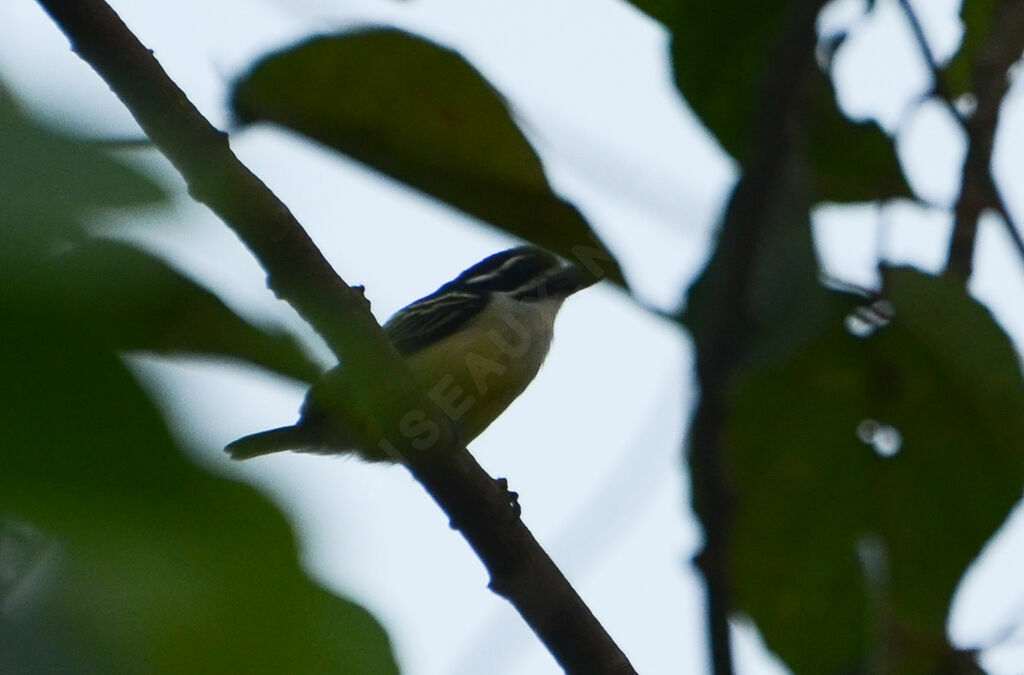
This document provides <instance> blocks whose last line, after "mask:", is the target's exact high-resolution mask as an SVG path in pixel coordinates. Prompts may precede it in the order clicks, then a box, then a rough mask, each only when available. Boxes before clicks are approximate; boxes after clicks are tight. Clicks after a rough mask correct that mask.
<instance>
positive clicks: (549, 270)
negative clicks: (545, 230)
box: [441, 246, 596, 302]
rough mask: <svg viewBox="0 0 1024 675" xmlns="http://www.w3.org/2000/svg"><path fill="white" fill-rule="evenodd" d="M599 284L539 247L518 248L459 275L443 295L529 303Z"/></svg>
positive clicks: (559, 297) (563, 295) (500, 254)
mask: <svg viewBox="0 0 1024 675" xmlns="http://www.w3.org/2000/svg"><path fill="white" fill-rule="evenodd" d="M595 281H596V279H594V278H593V277H591V276H588V275H587V274H586V272H584V271H583V270H582V269H581V268H579V267H577V266H576V265H572V264H569V263H565V262H562V260H561V259H559V258H558V257H557V256H555V255H554V254H552V253H549V252H548V251H545V250H544V249H542V248H539V247H537V246H518V247H516V248H511V249H509V250H507V251H502V252H500V253H495V254H494V255H492V256H489V257H487V258H484V259H483V260H481V261H480V262H478V263H477V264H476V265H473V266H472V267H470V268H469V269H468V270H466V271H465V272H463V273H462V274H460V275H459V276H458V277H457V278H456V279H455V280H453V281H450V282H448V283H447V284H445V285H444V287H442V289H441V290H442V291H447V292H452V291H457V292H464V293H472V294H475V295H479V296H487V295H491V294H495V293H501V294H505V295H509V296H511V297H512V298H514V299H516V300H522V301H525V302H530V301H534V300H544V299H547V298H553V299H563V300H564V299H565V298H567V297H569V296H570V295H572V294H573V293H575V292H576V291H579V290H582V289H584V288H586V287H587V286H590V285H591V284H593V283H594V282H595Z"/></svg>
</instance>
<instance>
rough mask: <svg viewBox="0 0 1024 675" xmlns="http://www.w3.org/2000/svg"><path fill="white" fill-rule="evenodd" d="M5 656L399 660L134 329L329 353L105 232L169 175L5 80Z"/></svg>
mask: <svg viewBox="0 0 1024 675" xmlns="http://www.w3.org/2000/svg"><path fill="white" fill-rule="evenodd" d="M0 143H2V144H3V145H4V147H5V148H9V149H11V151H10V152H9V153H8V154H7V156H6V161H5V162H4V163H3V165H0V190H2V191H3V199H2V200H0V256H2V258H3V261H2V264H0V312H2V313H3V316H4V327H5V330H4V344H3V349H0V372H3V374H4V384H5V386H4V393H3V400H2V402H0V429H2V430H3V432H2V433H3V436H2V442H0V466H3V470H2V471H0V572H2V574H0V610H3V612H2V614H0V616H2V617H3V623H0V632H2V633H3V634H4V636H5V637H4V642H5V646H4V647H3V648H0V670H2V671H4V672H40V673H41V672H117V673H121V672H136V673H138V672H147V673H182V672H196V673H226V672H297V671H301V672H338V668H339V667H340V665H342V664H344V666H345V668H347V669H348V670H347V672H357V673H391V672H396V670H397V668H396V666H395V662H394V659H393V657H392V656H391V653H390V647H389V645H388V640H387V637H386V636H385V635H384V633H383V631H382V630H381V628H380V626H379V625H378V624H377V623H376V622H375V621H374V620H373V619H372V617H370V616H369V615H368V614H367V612H366V611H365V610H363V609H361V608H360V607H358V606H356V605H354V604H352V603H350V602H347V601H345V600H343V599H341V598H338V597H336V596H334V595H332V594H331V593H328V592H326V591H325V590H324V589H322V588H320V587H318V586H317V585H316V584H314V583H313V582H311V581H310V580H309V579H308V578H307V577H306V575H305V574H304V573H303V572H302V570H300V569H299V566H298V561H297V558H296V549H295V543H294V538H293V535H292V533H291V531H290V529H289V527H288V525H287V524H286V523H285V521H284V519H283V517H282V516H281V514H280V513H278V511H277V510H276V509H275V508H274V507H272V506H271V505H270V504H269V503H268V502H267V501H266V500H265V499H264V498H262V497H260V496H259V495H257V494H256V493H255V492H254V491H253V490H252V489H250V488H247V487H243V486H242V485H239V484H236V483H232V482H230V481H227V480H225V479H223V478H216V477H214V476H212V475H210V474H209V473H207V472H206V471H204V470H201V469H200V468H198V467H197V466H195V465H194V464H193V463H192V462H191V461H189V460H188V459H187V458H186V457H185V456H184V455H183V453H182V451H181V449H180V448H178V447H177V445H176V443H175V441H174V439H173V438H172V437H171V435H170V433H169V432H168V429H167V427H166V424H165V423H164V421H163V420H162V419H161V417H160V415H159V413H158V412H157V410H156V408H155V406H154V405H153V403H152V401H151V400H150V399H149V396H148V395H147V393H146V392H145V391H144V390H143V389H142V388H141V387H140V386H139V384H138V383H137V382H136V381H135V380H134V378H133V377H132V375H131V373H130V371H129V370H128V369H127V368H126V366H125V364H124V363H123V362H122V361H121V359H120V358H118V356H117V353H116V352H117V351H119V350H122V349H135V350H150V351H157V352H163V353H168V352H171V353H193V354H219V355H222V356H223V355H230V356H233V357H236V358H240V359H244V360H247V361H249V362H251V363H257V364H261V365H263V366H265V367H267V368H269V369H272V370H277V371H279V372H282V373H284V374H287V375H291V376H294V377H307V378H308V377H312V376H314V375H315V372H316V371H315V367H314V366H313V365H312V364H311V363H310V362H309V360H308V359H307V357H306V356H305V355H304V354H303V353H302V352H301V351H299V349H298V348H297V346H296V344H295V343H294V342H292V341H291V340H290V339H285V338H282V337H281V336H280V335H279V334H275V333H270V332H266V331H264V330H262V329H259V328H257V327H255V326H252V325H250V324H248V323H246V322H245V321H243V320H242V319H240V318H239V317H237V316H235V315H234V314H233V313H231V311H230V310H229V309H228V308H227V307H226V306H225V305H224V304H223V303H221V302H220V301H219V300H218V299H216V298H215V297H214V296H213V295H212V294H210V293H209V291H206V290H205V289H202V288H201V287H199V286H198V285H197V284H195V283H194V282H192V281H190V280H188V279H186V278H184V277H183V276H182V275H181V274H180V273H178V272H177V271H175V270H174V269H172V268H171V267H170V266H168V265H167V264H166V263H163V262H161V261H159V260H157V259H155V258H153V257H152V256H150V255H148V254H145V253H143V252H142V251H138V250H135V249H132V248H131V247H129V246H127V245H124V244H118V243H114V242H111V241H104V240H99V239H95V238H92V237H90V236H89V235H88V234H87V233H86V231H85V230H84V229H83V227H82V223H84V222H85V221H86V220H87V219H88V217H89V215H90V214H91V213H94V212H95V211H96V210H97V209H103V208H112V207H115V206H116V207H119V208H128V207H139V206H143V205H153V204H156V203H158V202H159V201H160V200H163V199H164V198H165V197H164V194H163V190H162V189H161V188H160V187H159V186H157V185H156V184H154V183H153V182H151V181H150V180H149V179H147V178H145V177H144V176H143V175H142V174H140V173H138V172H136V171H134V170H131V169H129V168H127V167H126V166H124V165H123V164H121V163H119V162H116V161H114V160H112V159H111V158H110V157H109V156H107V155H106V154H103V153H101V152H99V151H97V150H96V149H94V148H92V147H90V146H89V145H87V144H84V143H82V142H78V141H75V140H74V139H71V138H68V137H66V136H61V135H59V134H56V133H54V132H52V131H49V130H47V129H44V128H43V127H41V126H39V125H38V124H36V123H35V122H33V121H32V120H31V119H29V118H27V117H26V116H25V115H24V114H22V113H21V112H20V111H19V110H18V109H17V107H16V106H15V104H14V102H13V101H12V100H11V99H10V98H9V97H8V96H7V95H6V94H2V93H0Z"/></svg>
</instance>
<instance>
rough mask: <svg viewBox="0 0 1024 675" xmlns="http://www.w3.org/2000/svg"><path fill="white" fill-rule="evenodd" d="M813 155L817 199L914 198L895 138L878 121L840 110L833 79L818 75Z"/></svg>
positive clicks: (809, 144) (811, 138) (810, 150)
mask: <svg viewBox="0 0 1024 675" xmlns="http://www.w3.org/2000/svg"><path fill="white" fill-rule="evenodd" d="M812 77H813V78H814V82H813V83H812V85H811V92H810V93H809V97H811V101H812V103H813V107H812V111H811V115H810V123H809V125H808V137H807V141H806V142H807V154H808V164H809V166H810V171H811V181H812V184H813V186H814V193H815V197H816V199H817V200H823V201H830V202H866V201H877V200H881V199H891V198H894V197H909V196H911V194H912V193H911V191H910V186H908V185H907V180H906V177H905V176H904V175H903V170H902V169H901V167H900V163H899V160H898V159H897V157H896V151H895V146H894V144H893V140H892V139H891V138H889V137H888V136H887V135H886V134H885V132H884V131H882V129H881V128H880V127H879V126H878V125H877V124H875V123H874V122H870V121H865V122H854V121H852V120H850V119H848V118H847V117H846V116H844V115H843V114H842V112H840V110H839V108H838V106H837V104H836V98H835V95H834V93H833V91H832V87H831V86H830V85H829V83H828V80H827V78H825V76H824V75H822V74H820V73H817V72H816V73H814V74H813V75H812Z"/></svg>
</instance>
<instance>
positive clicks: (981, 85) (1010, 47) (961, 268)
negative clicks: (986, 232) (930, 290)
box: [946, 0, 1024, 280]
mask: <svg viewBox="0 0 1024 675" xmlns="http://www.w3.org/2000/svg"><path fill="white" fill-rule="evenodd" d="M991 25H992V30H991V32H990V33H989V35H988V39H987V40H985V43H984V44H983V45H981V47H980V48H979V49H978V55H977V60H976V61H975V65H974V72H973V73H972V74H971V88H972V89H973V90H974V96H975V98H976V100H977V107H976V109H975V110H974V113H973V114H972V115H971V116H970V117H968V118H967V119H966V120H965V121H964V131H966V132H967V143H968V146H967V157H966V159H965V160H964V172H963V177H962V178H961V183H960V185H961V187H960V197H959V199H958V200H957V203H956V207H955V209H954V213H955V219H954V223H953V238H952V241H951V242H950V248H949V259H948V261H947V263H946V273H947V274H952V275H954V276H957V277H960V278H961V279H964V280H966V279H968V278H969V277H970V275H971V269H972V266H973V261H974V242H975V239H976V238H977V232H978V218H979V217H980V216H981V212H982V211H983V210H984V209H986V208H999V205H1000V204H1001V203H1002V200H1001V199H1000V197H999V193H998V190H997V189H996V185H995V181H994V180H993V178H992V146H993V139H994V137H995V133H996V126H997V124H998V122H999V111H1000V108H1001V106H1002V103H1003V98H1004V97H1005V96H1006V90H1007V89H1008V88H1009V77H1008V71H1009V68H1010V66H1011V65H1012V64H1013V63H1015V62H1016V61H1017V60H1019V59H1020V57H1021V51H1022V50H1024V5H1022V4H1021V3H1020V2H1019V1H1018V0H1001V1H1000V2H999V3H998V4H996V6H995V9H994V10H993V17H992V24H991ZM1003 217H1004V219H1005V221H1006V224H1007V226H1008V227H1010V228H1011V230H1013V231H1014V232H1017V230H1016V227H1015V225H1014V223H1013V221H1012V220H1010V219H1009V213H1007V212H1005V210H1004V212H1003ZM1018 239H1019V237H1018Z"/></svg>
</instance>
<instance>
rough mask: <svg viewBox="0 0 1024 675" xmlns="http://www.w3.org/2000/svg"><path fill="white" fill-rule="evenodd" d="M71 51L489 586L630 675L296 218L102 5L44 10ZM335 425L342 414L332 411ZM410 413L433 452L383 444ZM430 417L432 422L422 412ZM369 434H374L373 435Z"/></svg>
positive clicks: (582, 661) (549, 641) (89, 1)
mask: <svg viewBox="0 0 1024 675" xmlns="http://www.w3.org/2000/svg"><path fill="white" fill-rule="evenodd" d="M39 2H40V4H41V5H42V6H43V7H44V9H45V10H46V11H47V12H48V13H49V14H50V16H51V17H52V18H53V20H54V21H55V22H56V23H57V24H58V26H60V28H61V30H63V31H64V33H65V34H66V35H67V36H68V38H69V39H70V41H71V44H72V48H73V49H74V50H75V51H76V52H77V53H78V54H79V55H80V56H81V57H82V59H84V60H85V61H86V62H87V63H89V65H91V66H92V67H93V68H94V69H95V70H96V71H97V72H98V73H99V74H100V76H101V77H102V78H103V79H104V80H105V81H106V82H107V84H108V85H109V86H110V88H111V89H112V90H113V91H114V93H115V94H116V95H117V96H118V97H119V98H120V99H121V101H122V102H124V104H125V106H126V107H127V108H128V110H129V111H130V112H131V113H132V115H133V116H134V117H135V119H136V121H137V122H138V123H139V125H140V126H141V127H142V129H143V130H144V131H145V132H146V134H147V135H148V136H149V138H150V139H152V141H153V144H154V145H155V146H156V147H157V148H158V149H159V150H160V151H161V152H162V153H163V154H164V155H165V156H166V157H167V158H168V159H169V160H170V161H171V163H172V164H173V165H174V166H175V167H176V168H177V170H178V171H179V172H180V173H181V175H182V176H183V177H184V178H185V180H186V182H187V184H188V189H189V193H190V194H191V195H192V196H193V197H194V198H195V199H197V200H198V201H200V202H202V203H204V204H206V205H207V206H209V207H210V208H211V209H212V210H213V211H214V212H215V213H217V215H219V216H220V217H221V218H222V219H223V220H224V222H225V223H227V224H228V226H229V227H231V228H232V229H233V230H234V231H235V233H236V234H237V235H238V236H239V237H240V238H241V239H242V241H243V242H244V243H245V244H246V245H247V246H248V247H249V249H250V250H251V251H252V252H253V254H254V255H255V256H256V257H257V258H258V259H259V261H260V263H261V264H262V265H263V267H264V269H266V270H267V273H268V278H267V283H268V286H269V287H270V288H271V289H272V290H273V291H274V292H275V293H276V294H277V295H278V297H280V298H282V299H284V300H286V301H287V302H289V303H290V304H291V305H292V306H293V307H295V309H296V310H297V311H298V312H299V314H301V315H302V317H303V318H304V319H305V320H306V321H308V322H309V323H310V324H311V325H312V326H313V327H314V328H315V329H316V330H317V332H318V333H320V335H321V336H322V337H323V338H324V340H325V341H326V342H327V344H328V345H329V346H330V347H331V349H332V350H333V351H334V353H335V354H336V355H337V356H338V358H339V359H341V360H343V361H344V362H345V364H346V367H347V368H348V367H350V366H351V367H353V368H354V370H355V371H356V372H358V373H359V376H360V377H361V378H363V379H362V381H364V382H372V383H373V386H368V387H361V388H359V389H360V390H361V391H362V392H363V393H364V395H365V396H372V397H373V400H372V401H370V402H369V404H367V407H368V408H369V409H372V410H384V411H386V412H387V413H388V414H386V415H382V416H381V417H382V420H381V421H374V420H369V421H368V423H369V424H370V425H371V429H370V432H371V433H376V434H378V435H377V436H376V437H377V438H382V439H392V440H393V441H394V442H393V444H392V445H391V446H390V447H392V448H393V449H394V450H395V451H396V452H397V453H398V456H399V458H401V459H403V460H404V464H405V466H406V467H407V468H408V469H409V471H410V472H412V474H413V475H414V477H415V478H416V479H417V480H418V481H419V482H420V483H421V484H422V485H423V486H424V488H425V489H426V490H427V491H428V492H429V493H430V495H431V496H432V497H433V498H434V500H435V501H436V502H437V503H438V504H439V505H440V506H441V508H442V509H444V510H445V512H446V513H447V514H448V516H449V517H450V519H451V523H452V527H454V528H456V529H458V530H459V531H460V532H461V533H462V535H463V536H464V537H465V538H466V539H467V541H468V542H469V544H470V546H471V547H472V548H473V550H474V551H476V553H477V554H478V555H479V556H480V558H481V560H482V561H483V562H484V565H485V566H486V567H487V570H488V572H489V573H490V576H491V582H490V586H491V588H492V589H493V590H494V591H495V592H496V593H498V594H500V595H502V596H504V597H506V598H508V599H509V601H510V602H512V604H513V605H514V606H515V607H516V609H517V610H518V611H519V613H520V614H521V615H522V616H523V618H524V619H525V620H526V621H527V623H528V624H529V625H530V627H531V628H532V629H533V630H534V632H535V633H536V634H537V635H538V637H539V638H540V639H541V640H542V641H543V643H544V644H545V646H546V647H547V648H548V649H549V650H550V651H551V653H552V654H553V655H554V657H555V658H556V659H557V660H558V662H559V664H560V665H561V666H562V667H563V668H564V669H565V670H566V671H567V672H570V673H587V674H589V673H633V672H634V670H633V668H632V667H631V666H630V664H629V662H628V661H627V659H626V657H625V655H624V654H623V653H622V651H621V650H619V648H618V647H617V646H616V645H615V643H614V642H612V640H611V638H610V637H609V636H608V634H607V633H606V632H605V631H604V629H603V628H602V627H601V625H600V624H599V623H598V622H597V619H595V618H594V615H593V614H592V613H591V612H590V610H589V609H588V608H587V607H586V605H584V604H583V601H582V600H581V599H580V597H579V596H578V595H577V594H576V592H575V591H574V590H573V589H572V587H571V586H570V585H569V582H568V581H567V580H566V579H565V577H564V576H563V575H562V573H561V572H560V571H559V570H558V568H557V567H555V565H554V563H553V562H552V561H551V559H550V558H549V557H548V556H547V554H546V553H545V552H544V551H543V550H542V549H541V548H540V546H539V544H538V543H537V541H536V540H535V539H534V538H533V536H532V535H531V534H530V532H529V530H527V528H526V526H525V525H524V524H523V523H522V521H521V520H520V519H519V518H518V517H516V516H515V514H514V512H513V510H512V509H511V508H510V505H509V497H508V493H507V491H506V490H505V489H503V488H502V487H499V485H498V484H497V483H496V482H495V481H494V480H492V479H491V478H490V477H489V476H488V475H487V474H486V473H485V472H484V471H483V469H482V468H480V466H479V465H478V464H477V463H476V461H475V460H474V459H473V458H472V457H471V456H470V455H469V453H468V452H467V451H466V450H465V449H463V448H458V447H457V446H455V445H454V443H453V441H452V438H451V437H452V435H453V434H452V432H451V430H450V428H449V423H448V422H447V420H446V419H445V418H443V417H442V413H441V412H440V411H439V410H438V408H437V406H436V405H435V404H433V403H432V402H430V401H429V400H428V399H427V398H426V396H425V395H424V394H423V393H422V392H421V391H419V388H418V387H417V386H416V385H415V384H414V381H413V380H412V377H411V375H410V373H409V372H408V369H407V368H406V366H405V363H404V362H403V361H402V359H401V358H400V357H399V356H398V354H397V352H395V350H394V348H393V347H392V346H391V344H390V343H389V342H388V341H387V339H386V338H385V337H384V334H383V331H382V330H381V328H380V326H379V325H378V324H377V322H376V321H375V320H374V318H373V315H372V314H370V312H369V308H368V304H367V302H366V300H365V299H364V297H363V295H362V292H361V289H359V288H352V287H349V286H348V284H346V283H345V282H344V281H343V280H342V279H341V278H340V277H338V275H337V274H336V273H335V272H334V270H333V269H332V268H331V267H330V265H329V264H328V263H327V261H326V260H325V259H324V257H323V255H322V254H321V253H320V251H319V250H318V249H317V248H316V246H315V245H314V243H313V241H312V240H311V239H310V238H309V237H308V235H307V234H306V233H305V231H304V230H303V229H302V227H301V226H300V225H299V223H298V222H297V221H296V220H295V218H294V217H293V216H292V214H291V213H290V212H289V211H288V209H287V208H286V207H285V205H284V204H282V203H281V202H280V201H279V200H278V199H277V198H276V197H275V196H274V195H273V194H272V193H271V192H270V190H269V189H268V188H267V187H266V185H264V184H263V183H262V182H261V181H260V180H259V179H258V178H257V177H256V176H255V175H253V174H252V173H251V172H250V171H249V170H248V169H247V168H245V166H243V165H242V164H241V163H240V162H239V161H238V159H237V158H236V157H235V156H234V154H233V153H232V152H231V149H230V148H229V146H228V140H227V137H226V135H225V134H223V133H221V132H219V131H217V130H216V129H214V128H213V127H212V126H211V125H210V124H209V122H207V121H206V119H204V118H203V117H202V115H201V114H200V113H199V111H198V110H196V109H195V107H194V106H193V105H192V104H191V103H190V102H189V101H188V99H187V98H186V97H185V94H184V93H183V92H182V91H181V90H180V89H179V88H178V87H177V86H176V85H175V84H174V83H173V82H172V81H171V80H170V79H169V78H168V77H167V75H166V73H165V72H164V71H163V69H162V68H161V67H160V65H159V64H158V63H157V61H156V59H155V58H154V57H153V54H152V53H151V52H150V51H149V50H148V49H146V48H145V47H144V46H143V45H142V44H141V43H140V42H139V41H138V40H137V39H136V38H135V36H134V35H132V33H131V32H130V31H129V30H128V28H127V27H126V26H125V25H124V23H122V21H121V19H120V18H119V17H118V16H117V14H115V13H114V11H113V10H112V9H111V8H110V7H108V6H107V5H106V3H104V2H103V0H39ZM335 408H338V409H337V410H334V409H332V410H331V412H332V413H336V414H343V413H344V411H343V410H341V409H340V407H339V406H335ZM408 411H417V412H419V413H420V414H421V415H423V416H425V417H427V419H428V420H429V421H431V422H433V423H435V424H437V425H438V428H439V429H440V430H441V433H440V434H439V439H438V442H436V443H435V444H433V446H432V447H429V448H426V449H424V448H422V447H421V448H415V447H413V446H412V440H413V439H411V438H408V437H405V436H403V435H402V434H392V433H389V431H391V430H392V429H394V428H396V427H397V425H396V424H395V423H394V422H395V420H398V419H399V418H400V417H401V414H400V413H402V412H408ZM424 411H428V412H424ZM374 425H376V426H374Z"/></svg>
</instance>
